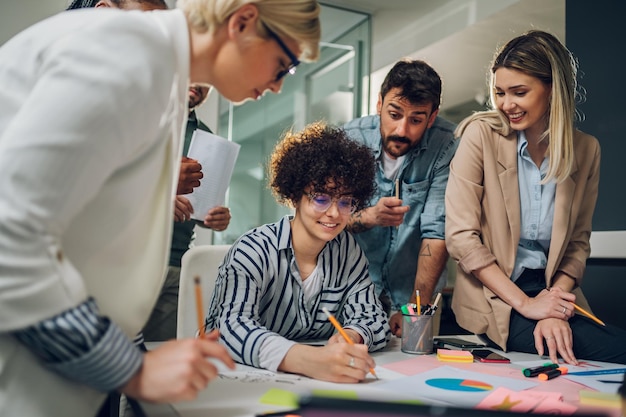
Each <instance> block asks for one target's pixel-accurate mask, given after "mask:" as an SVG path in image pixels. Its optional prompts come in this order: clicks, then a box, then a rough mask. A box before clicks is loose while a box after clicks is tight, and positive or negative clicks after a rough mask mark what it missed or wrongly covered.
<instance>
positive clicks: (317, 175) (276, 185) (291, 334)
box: [206, 123, 391, 383]
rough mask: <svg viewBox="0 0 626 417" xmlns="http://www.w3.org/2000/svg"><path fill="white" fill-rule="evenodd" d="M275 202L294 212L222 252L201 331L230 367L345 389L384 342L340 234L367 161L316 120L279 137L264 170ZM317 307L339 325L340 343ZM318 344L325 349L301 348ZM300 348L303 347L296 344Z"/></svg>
mask: <svg viewBox="0 0 626 417" xmlns="http://www.w3.org/2000/svg"><path fill="white" fill-rule="evenodd" d="M269 170H270V186H271V188H272V191H273V193H274V194H275V195H276V197H277V200H278V201H279V202H281V203H283V204H287V205H289V206H291V207H294V208H295V214H294V215H293V216H292V215H288V216H285V217H284V218H283V219H281V220H279V221H278V222H276V223H273V224H266V225H263V226H261V227H258V228H256V229H253V230H251V231H249V232H247V233H246V234H244V235H243V236H242V237H241V238H239V240H238V241H237V242H235V244H234V245H233V247H232V248H231V250H230V252H229V253H228V254H227V255H226V257H225V260H224V262H223V263H222V265H221V267H220V269H219V275H218V278H217V283H216V287H215V291H214V293H213V297H212V300H211V306H210V307H209V314H208V317H207V320H206V326H207V328H213V327H217V328H218V329H219V332H220V341H221V342H222V343H224V345H226V347H227V349H228V351H229V353H230V354H231V355H232V357H233V358H234V359H235V361H238V362H240V363H244V364H246V365H251V366H255V367H259V368H265V369H269V370H272V371H276V370H280V371H285V372H291V373H296V374H302V375H306V376H308V377H311V378H315V379H321V380H326V381H332V382H346V383H355V382H358V381H361V380H363V379H365V377H366V376H367V374H368V372H369V369H370V368H373V367H374V366H375V364H374V361H373V359H372V358H371V357H370V355H369V353H368V352H369V351H374V350H378V349H382V348H383V347H385V345H386V344H387V341H388V340H389V337H390V334H391V333H390V330H389V325H388V322H387V316H386V314H385V312H384V311H383V308H382V306H381V304H380V302H379V300H378V297H377V296H376V293H375V291H374V284H373V283H372V281H371V280H370V277H369V272H368V262H367V259H366V257H365V254H364V253H363V251H362V250H361V248H360V247H359V246H358V244H357V243H356V241H355V239H354V237H353V236H352V235H351V234H350V233H348V232H347V231H346V230H345V228H346V224H347V223H348V221H349V220H350V215H351V214H352V213H353V212H354V211H355V210H357V209H360V208H362V207H363V204H365V203H366V202H367V201H369V199H370V197H371V195H372V193H373V191H374V182H373V179H374V159H373V158H372V155H371V153H370V151H369V149H368V148H367V147H365V146H363V145H359V144H357V143H356V142H353V141H351V140H350V139H348V137H347V136H346V134H345V132H344V131H343V130H342V129H338V128H332V127H329V126H326V125H324V124H322V123H315V124H311V125H309V126H307V127H306V128H305V129H304V130H303V131H302V132H299V133H287V134H286V135H285V136H284V138H283V140H282V141H281V142H280V143H279V144H278V145H277V146H276V148H275V150H274V152H273V154H272V156H271V160H270V164H269ZM323 308H327V309H328V311H330V312H331V313H333V314H334V315H335V316H336V317H337V319H338V320H339V321H340V322H341V323H342V326H343V328H344V330H345V332H346V333H347V334H348V335H349V337H350V338H351V339H352V341H353V342H354V344H348V343H346V342H345V340H344V339H343V338H342V337H341V336H340V335H339V334H337V333H335V329H334V327H333V325H332V324H331V323H330V322H329V321H328V319H327V317H326V315H325V313H324V311H323ZM320 339H324V340H326V339H328V342H327V343H326V345H325V346H311V345H308V344H306V342H307V341H311V340H320ZM303 342H304V343H303Z"/></svg>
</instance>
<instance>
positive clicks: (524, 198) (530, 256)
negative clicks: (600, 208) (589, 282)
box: [511, 132, 556, 281]
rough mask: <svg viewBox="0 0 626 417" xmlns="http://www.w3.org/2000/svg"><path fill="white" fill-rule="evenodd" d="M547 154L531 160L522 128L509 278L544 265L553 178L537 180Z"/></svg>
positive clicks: (547, 244)
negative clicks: (516, 223)
mask: <svg viewBox="0 0 626 417" xmlns="http://www.w3.org/2000/svg"><path fill="white" fill-rule="evenodd" d="M548 163H549V159H548V157H545V158H544V159H543V161H542V162H541V167H537V165H536V164H535V163H534V162H533V160H532V158H531V157H530V154H529V153H528V141H527V140H526V136H525V135H524V132H519V133H518V137H517V179H518V182H519V193H520V196H519V197H520V203H521V206H520V209H521V219H520V220H521V230H520V241H519V244H518V246H517V256H516V258H515V267H514V268H513V274H512V275H511V279H512V280H513V281H515V280H517V278H519V276H520V275H521V274H522V272H524V269H526V268H528V269H544V268H545V267H546V262H547V260H548V248H549V247H550V239H551V236H552V219H553V217H554V197H555V193H556V182H555V181H554V180H551V181H549V182H548V183H546V184H541V180H542V178H544V177H545V175H546V172H547V171H548Z"/></svg>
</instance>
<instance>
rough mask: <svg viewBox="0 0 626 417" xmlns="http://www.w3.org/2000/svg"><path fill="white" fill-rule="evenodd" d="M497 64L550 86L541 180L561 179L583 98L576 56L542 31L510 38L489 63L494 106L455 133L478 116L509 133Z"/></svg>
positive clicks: (565, 172)
mask: <svg viewBox="0 0 626 417" xmlns="http://www.w3.org/2000/svg"><path fill="white" fill-rule="evenodd" d="M499 68H508V69H514V70H517V71H521V72H523V73H524V74H527V75H530V76H532V77H535V78H538V79H539V80H541V82H543V83H544V84H545V85H547V86H550V88H551V95H550V106H549V115H548V123H547V126H546V130H545V132H544V133H543V135H542V140H548V141H549V148H548V149H549V150H548V152H549V155H550V161H549V165H548V172H547V174H546V177H545V178H544V179H543V181H542V182H543V183H545V182H547V181H550V180H551V179H555V180H556V181H557V182H561V181H563V180H564V179H565V178H567V177H568V176H569V175H570V173H571V170H572V165H573V163H574V144H573V141H574V130H575V127H574V121H575V120H576V119H577V118H578V117H579V114H578V113H577V111H576V99H577V97H581V98H583V99H584V97H583V96H582V93H581V92H579V91H578V85H577V82H576V74H577V71H578V63H577V61H576V58H575V57H574V56H573V55H572V53H571V52H570V51H569V50H568V49H567V48H566V47H565V46H564V45H563V44H562V43H561V42H560V41H559V40H558V39H557V38H556V37H555V36H554V35H552V34H550V33H547V32H544V31H540V30H532V31H529V32H526V33H524V34H522V35H520V36H518V37H516V38H514V39H512V40H511V41H509V42H508V43H507V44H506V45H504V46H503V47H502V48H501V49H500V50H499V51H497V52H496V54H495V57H494V59H493V63H492V65H491V71H490V77H489V78H490V80H489V98H490V102H491V103H490V104H491V108H492V109H493V110H488V111H484V112H477V113H474V114H473V115H471V116H469V117H468V118H466V119H465V120H463V121H462V122H461V123H460V124H459V126H458V127H457V130H456V132H455V134H456V136H461V135H462V134H463V131H464V130H465V128H466V127H467V125H468V124H469V123H470V122H472V121H474V120H477V119H481V120H483V121H485V122H487V123H488V124H489V125H490V127H491V128H492V129H493V130H495V131H497V132H499V133H501V134H503V135H505V136H506V135H508V134H510V133H511V131H512V129H511V127H510V125H509V122H508V119H507V118H506V116H505V115H504V114H503V113H502V112H501V111H499V110H497V105H496V96H495V72H496V70H497V69H499Z"/></svg>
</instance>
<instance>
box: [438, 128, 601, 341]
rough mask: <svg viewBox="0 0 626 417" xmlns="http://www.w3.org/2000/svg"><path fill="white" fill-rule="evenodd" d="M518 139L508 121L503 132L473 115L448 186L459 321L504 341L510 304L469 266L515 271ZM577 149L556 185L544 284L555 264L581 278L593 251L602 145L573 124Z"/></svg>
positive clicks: (556, 268)
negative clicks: (566, 174)
mask: <svg viewBox="0 0 626 417" xmlns="http://www.w3.org/2000/svg"><path fill="white" fill-rule="evenodd" d="M516 139H517V135H516V133H515V131H512V130H510V129H507V131H506V132H503V133H502V134H501V133H499V132H496V131H494V130H493V129H492V128H491V127H490V126H489V125H488V124H487V123H486V122H484V121H482V120H478V121H474V122H472V123H470V124H469V125H468V127H467V129H466V130H465V132H464V134H463V136H462V138H461V139H460V140H461V142H460V144H459V148H458V150H457V152H456V155H455V157H454V159H453V160H452V163H451V165H450V178H449V180H448V187H447V190H446V244H447V247H448V251H449V252H450V255H451V256H452V257H453V258H454V259H455V260H456V261H457V262H458V268H457V276H456V283H455V288H454V295H453V300H452V309H453V311H454V313H455V315H456V319H457V322H458V323H459V325H460V326H462V327H463V328H465V329H467V330H469V331H471V332H474V333H476V334H483V333H486V334H487V335H488V336H489V338H490V339H491V340H493V341H494V342H495V343H497V344H498V345H499V346H500V347H501V348H502V349H506V342H507V338H508V335H509V319H510V314H511V307H510V306H509V305H508V304H506V303H505V302H503V301H502V300H500V299H499V298H498V297H497V296H495V294H494V293H493V292H492V291H491V290H489V289H488V288H487V287H484V286H483V285H482V283H481V282H480V281H479V280H478V279H477V278H475V277H474V276H473V275H472V271H475V270H477V269H480V268H483V267H485V266H488V265H490V264H492V263H494V262H495V263H496V264H497V265H498V266H499V267H500V269H501V270H502V271H503V272H504V273H505V274H506V275H508V276H510V275H511V273H512V271H513V267H514V264H515V256H516V250H517V245H518V242H519V236H520V222H521V220H520V199H519V184H518V178H517V140H516ZM574 154H575V160H574V165H573V168H572V172H571V174H570V176H569V178H567V179H565V180H564V181H563V182H561V183H559V184H558V185H557V187H556V197H555V198H556V201H555V207H554V222H553V226H552V240H551V243H550V249H549V253H548V263H547V266H546V285H550V283H551V279H552V277H554V275H555V273H556V272H557V271H563V272H565V273H566V274H568V275H569V276H571V277H573V278H574V279H575V280H576V283H577V284H578V285H580V283H581V280H582V277H583V273H584V271H585V261H586V259H587V257H588V256H589V253H590V246H589V236H590V234H591V218H592V215H593V210H594V207H595V204H596V198H597V195H598V182H599V178H600V145H599V143H598V141H597V139H596V138H594V137H593V136H590V135H587V134H585V133H583V132H580V131H575V134H574ZM575 293H576V295H577V304H579V305H581V306H583V307H587V308H588V307H589V306H588V305H587V302H586V300H585V299H584V296H583V295H582V292H581V291H580V289H579V288H578V289H577V290H575Z"/></svg>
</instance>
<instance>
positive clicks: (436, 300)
mask: <svg viewBox="0 0 626 417" xmlns="http://www.w3.org/2000/svg"><path fill="white" fill-rule="evenodd" d="M439 300H441V293H440V292H438V293H437V296H436V297H435V302H434V303H433V307H434V310H437V304H439ZM434 310H433V311H434Z"/></svg>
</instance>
